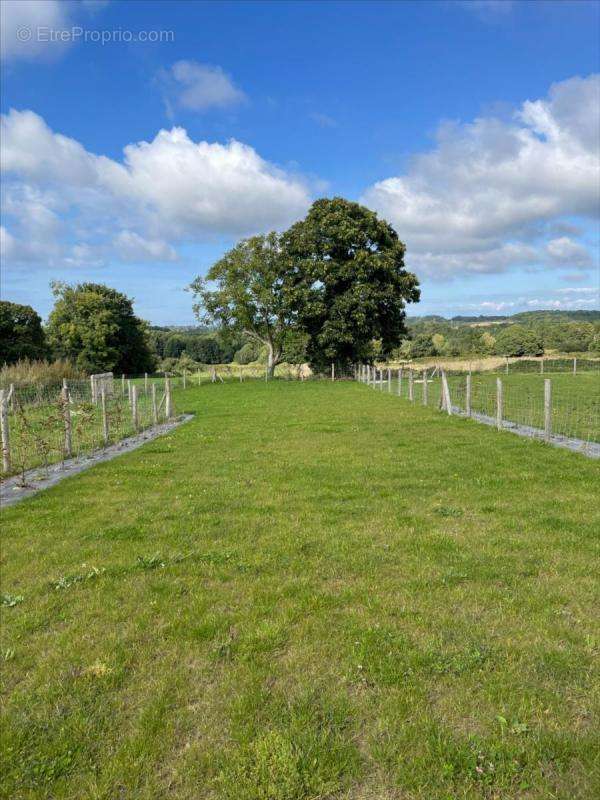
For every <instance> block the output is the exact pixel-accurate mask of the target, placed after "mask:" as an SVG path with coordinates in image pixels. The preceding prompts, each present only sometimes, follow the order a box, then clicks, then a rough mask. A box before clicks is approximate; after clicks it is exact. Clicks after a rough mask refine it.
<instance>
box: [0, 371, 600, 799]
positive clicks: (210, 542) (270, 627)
mask: <svg viewBox="0 0 600 800" xmlns="http://www.w3.org/2000/svg"><path fill="white" fill-rule="evenodd" d="M176 404H177V410H178V411H180V412H184V411H189V412H193V413H194V414H195V417H194V419H193V421H191V422H188V423H186V424H185V425H183V426H181V427H179V428H178V429H176V430H174V431H173V432H171V433H170V434H168V435H166V436H164V437H162V438H160V439H156V440H154V441H153V442H151V443H149V444H147V445H146V446H144V447H142V448H140V449H139V450H137V451H135V452H132V453H129V454H127V455H124V456H122V457H119V458H117V459H115V460H113V461H111V462H107V463H104V464H101V465H97V466H95V467H94V468H92V469H90V470H89V471H87V472H85V473H82V474H80V475H78V476H76V477H72V478H70V479H67V480H65V481H64V482H62V483H61V484H59V485H58V486H56V487H54V488H52V489H50V490H48V491H47V492H44V493H42V494H40V495H38V496H36V497H34V498H32V499H30V500H27V501H25V502H24V503H22V504H20V505H17V506H15V507H12V508H9V509H6V510H5V511H4V514H3V525H2V593H3V595H2V603H3V606H2V641H1V646H0V657H1V658H2V670H1V675H2V701H3V712H2V736H1V750H2V763H1V765H0V767H1V771H2V775H3V779H2V797H4V798H6V799H7V800H9V798H10V800H24V799H25V798H27V800H33V798H36V800H37V799H38V798H39V800H41V799H42V798H44V799H45V800H46V799H49V798H52V800H67V798H68V799H69V800H81V798H86V800H100V799H101V798H102V800H116V799H117V798H118V799H119V800H121V799H122V800H164V798H170V799H172V800H221V799H223V800H230V799H231V800H233V799H234V798H235V800H317V798H319V799H322V800H325V799H326V798H327V799H328V800H342V799H343V800H454V799H455V798H462V799H464V800H469V799H473V800H474V799H475V798H478V799H479V798H485V799H487V800H492V799H493V800H500V799H501V800H510V799H511V798H512V799H514V800H516V799H517V798H519V800H522V799H525V798H526V799H527V800H534V799H536V800H546V799H547V798H558V799H559V800H576V798H580V799H581V798H585V799H586V800H592V798H596V797H598V795H599V793H600V760H599V756H600V719H599V711H600V670H599V658H600V623H599V618H598V608H599V604H600V584H599V582H598V567H599V557H600V549H599V538H598V531H599V530H600V504H599V503H598V486H599V483H600V481H599V479H600V470H599V467H598V464H597V463H596V462H594V461H591V460H588V459H585V458H583V457H582V456H580V455H578V454H575V453H570V452H566V451H561V450H557V449H554V448H552V447H549V446H547V445H545V444H543V443H540V442H536V441H530V440H526V439H522V438H520V437H518V436H514V435H512V434H510V433H502V432H497V431H496V430H494V429H493V428H489V427H487V426H484V425H477V424H475V423H473V422H470V421H468V420H465V419H461V418H458V417H448V416H446V415H443V414H440V413H438V412H437V411H435V410H434V409H432V408H423V407H421V406H420V405H419V404H414V405H413V404H410V403H407V402H403V401H401V400H399V399H398V398H397V397H395V396H388V395H387V394H386V393H380V392H374V391H372V390H371V389H369V388H368V387H366V386H364V385H361V384H357V383H352V382H340V383H335V384H333V383H329V382H325V381H323V382H304V383H302V382H286V381H276V382H273V383H269V384H265V383H262V382H259V381H256V382H248V383H245V384H243V385H242V384H239V383H236V382H230V383H226V384H225V385H221V384H218V385H207V386H202V387H200V388H199V389H189V390H188V391H187V392H186V393H185V394H184V393H180V394H179V395H178V396H177V400H176Z"/></svg>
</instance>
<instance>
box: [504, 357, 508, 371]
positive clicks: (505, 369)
mask: <svg viewBox="0 0 600 800" xmlns="http://www.w3.org/2000/svg"><path fill="white" fill-rule="evenodd" d="M505 358H506V362H505V364H504V371H505V372H506V374H507V375H508V356H505Z"/></svg>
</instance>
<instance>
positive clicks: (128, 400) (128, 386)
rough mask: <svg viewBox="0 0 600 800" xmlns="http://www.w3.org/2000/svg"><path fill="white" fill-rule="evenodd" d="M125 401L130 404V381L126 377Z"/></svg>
mask: <svg viewBox="0 0 600 800" xmlns="http://www.w3.org/2000/svg"><path fill="white" fill-rule="evenodd" d="M127 402H128V403H129V405H131V381H130V380H129V379H127Z"/></svg>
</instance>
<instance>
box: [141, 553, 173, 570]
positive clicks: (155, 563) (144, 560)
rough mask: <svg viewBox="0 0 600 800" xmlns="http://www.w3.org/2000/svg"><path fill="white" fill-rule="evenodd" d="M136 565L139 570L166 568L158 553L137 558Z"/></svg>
mask: <svg viewBox="0 0 600 800" xmlns="http://www.w3.org/2000/svg"><path fill="white" fill-rule="evenodd" d="M137 563H138V566H139V568H140V569H161V568H162V567H164V566H166V563H165V561H163V559H162V557H161V556H160V555H159V554H158V553H156V554H155V555H153V556H138V557H137Z"/></svg>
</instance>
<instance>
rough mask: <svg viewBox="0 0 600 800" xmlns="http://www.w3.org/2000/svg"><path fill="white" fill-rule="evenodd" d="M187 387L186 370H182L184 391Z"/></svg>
mask: <svg viewBox="0 0 600 800" xmlns="http://www.w3.org/2000/svg"><path fill="white" fill-rule="evenodd" d="M186 385H187V370H185V369H184V370H183V388H184V389H185V388H186Z"/></svg>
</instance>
